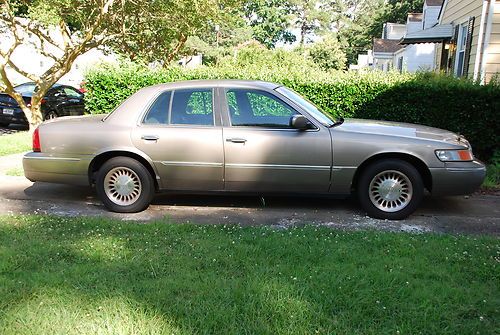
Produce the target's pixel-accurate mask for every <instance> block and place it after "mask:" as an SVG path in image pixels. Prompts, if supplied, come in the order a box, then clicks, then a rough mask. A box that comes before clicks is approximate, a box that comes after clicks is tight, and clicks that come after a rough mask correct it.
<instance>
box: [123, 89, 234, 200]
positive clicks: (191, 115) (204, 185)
mask: <svg viewBox="0 0 500 335" xmlns="http://www.w3.org/2000/svg"><path fill="white" fill-rule="evenodd" d="M214 107H215V103H214V90H213V88H190V89H177V90H174V91H165V92H162V93H161V94H160V95H159V96H158V97H157V98H156V100H155V101H154V102H153V103H152V105H151V106H150V108H149V110H148V111H147V113H146V114H145V116H144V118H143V119H142V120H140V124H139V125H138V127H136V129H135V130H134V131H133V132H132V138H133V142H134V144H135V146H136V147H137V148H138V149H140V150H141V151H143V152H145V153H146V154H147V155H148V156H149V157H150V158H151V159H152V160H153V162H154V164H155V167H156V169H157V171H158V173H159V174H160V178H161V186H162V188H164V189H168V190H186V191H189V190H194V191H214V190H222V189H223V187H224V183H223V157H224V152H223V147H222V126H221V122H220V114H219V112H217V111H216V108H214ZM217 115H219V117H216V116H217Z"/></svg>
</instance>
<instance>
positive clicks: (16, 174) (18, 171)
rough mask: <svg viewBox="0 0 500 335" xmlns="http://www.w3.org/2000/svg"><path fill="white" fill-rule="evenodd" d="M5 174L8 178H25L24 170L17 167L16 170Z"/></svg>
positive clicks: (13, 169) (10, 170)
mask: <svg viewBox="0 0 500 335" xmlns="http://www.w3.org/2000/svg"><path fill="white" fill-rule="evenodd" d="M5 174H6V175H7V176H14V177H20V176H24V170H23V168H22V167H15V168H12V169H9V170H7V172H5Z"/></svg>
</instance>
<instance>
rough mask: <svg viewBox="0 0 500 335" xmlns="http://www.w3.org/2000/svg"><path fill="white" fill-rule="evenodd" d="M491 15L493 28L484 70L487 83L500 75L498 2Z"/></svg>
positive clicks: (499, 4) (499, 8) (499, 12)
mask: <svg viewBox="0 0 500 335" xmlns="http://www.w3.org/2000/svg"><path fill="white" fill-rule="evenodd" d="M493 13H494V14H493V26H492V29H491V36H490V45H489V47H488V57H487V59H486V69H485V70H486V74H485V77H486V80H487V81H489V80H490V79H491V78H492V77H493V76H495V75H497V76H498V75H499V73H500V1H498V0H497V1H496V3H495V11H494V12H493ZM499 79H500V78H499Z"/></svg>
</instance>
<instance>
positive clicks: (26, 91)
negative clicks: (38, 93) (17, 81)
mask: <svg viewBox="0 0 500 335" xmlns="http://www.w3.org/2000/svg"><path fill="white" fill-rule="evenodd" d="M14 90H15V91H16V92H17V93H19V94H21V95H22V96H25V97H31V96H33V92H34V91H35V84H21V85H19V86H16V87H14Z"/></svg>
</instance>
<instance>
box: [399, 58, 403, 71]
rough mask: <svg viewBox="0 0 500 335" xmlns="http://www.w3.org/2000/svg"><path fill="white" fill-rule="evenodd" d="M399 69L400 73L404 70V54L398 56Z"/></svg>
mask: <svg viewBox="0 0 500 335" xmlns="http://www.w3.org/2000/svg"><path fill="white" fill-rule="evenodd" d="M398 71H399V72H400V73H402V72H403V56H401V57H399V58H398Z"/></svg>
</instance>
